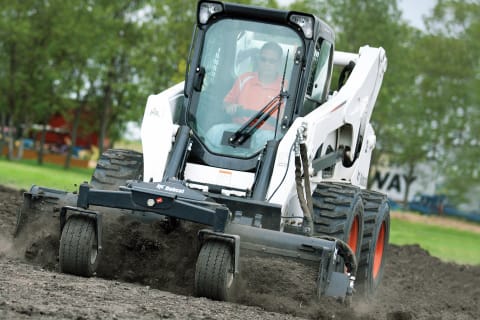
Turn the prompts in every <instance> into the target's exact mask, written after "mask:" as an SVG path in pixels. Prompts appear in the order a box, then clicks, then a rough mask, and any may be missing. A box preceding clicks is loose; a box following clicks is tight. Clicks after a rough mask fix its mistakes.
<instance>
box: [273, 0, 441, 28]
mask: <svg viewBox="0 0 480 320" xmlns="http://www.w3.org/2000/svg"><path fill="white" fill-rule="evenodd" d="M293 1H294V0H277V2H278V4H280V5H282V6H287V5H289V4H290V3H292V2H293ZM435 3H436V0H398V7H399V8H400V10H402V15H403V18H404V19H405V20H406V21H407V22H408V23H410V25H412V26H414V27H416V28H419V29H423V28H424V25H423V21H422V16H424V15H428V14H429V13H430V12H431V11H432V9H433V7H434V6H435Z"/></svg>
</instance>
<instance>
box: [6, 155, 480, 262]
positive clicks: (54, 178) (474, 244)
mask: <svg viewBox="0 0 480 320" xmlns="http://www.w3.org/2000/svg"><path fill="white" fill-rule="evenodd" d="M92 172H93V169H80V168H71V169H69V170H65V169H64V168H63V167H61V166H58V165H53V164H44V165H42V166H39V165H38V164H36V162H35V161H24V160H22V161H7V160H6V159H5V158H0V184H1V185H6V186H9V187H12V188H16V189H26V190H28V189H30V187H31V186H32V185H34V184H35V185H39V186H44V187H50V188H56V189H61V190H67V191H75V190H77V188H78V187H77V186H76V185H78V184H80V183H82V182H83V181H90V176H91V174H92ZM390 242H391V243H393V244H397V245H405V244H419V245H420V246H421V247H422V248H423V249H425V250H427V251H428V252H429V253H430V254H431V255H433V256H436V257H439V258H440V259H442V260H444V261H453V262H457V263H462V264H476V265H480V249H479V248H480V235H479V234H477V233H474V232H470V231H461V230H456V229H452V228H448V227H441V226H433V225H427V224H424V223H419V222H409V221H404V220H399V219H395V218H392V222H391V230H390Z"/></svg>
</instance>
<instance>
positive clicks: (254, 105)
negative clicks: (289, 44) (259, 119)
mask: <svg viewBox="0 0 480 320" xmlns="http://www.w3.org/2000/svg"><path fill="white" fill-rule="evenodd" d="M282 55H283V51H282V48H281V47H280V46H279V45H278V44H277V43H274V42H267V43H265V44H264V45H263V46H262V48H261V49H260V55H259V58H258V61H257V66H258V67H257V69H258V72H247V73H244V74H242V75H241V76H240V77H239V78H238V79H237V80H236V81H235V83H234V85H233V87H232V89H231V90H230V92H229V93H228V94H227V95H226V97H225V99H224V102H225V104H226V106H225V109H226V111H227V113H228V114H230V115H232V116H234V115H235V114H238V113H241V110H242V109H243V110H249V111H253V112H256V111H259V110H260V109H261V108H263V107H264V106H265V105H266V104H267V103H268V102H270V101H271V100H272V99H273V98H274V97H275V96H277V95H278V94H279V93H280V87H281V85H282V77H281V75H280V72H279V71H280V66H281V62H282V61H281V60H282ZM253 112H250V113H251V114H253ZM247 114H248V113H247ZM247 120H248V117H247V116H243V117H237V118H234V122H236V123H240V124H243V123H244V122H245V121H247Z"/></svg>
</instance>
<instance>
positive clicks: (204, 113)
mask: <svg viewBox="0 0 480 320" xmlns="http://www.w3.org/2000/svg"><path fill="white" fill-rule="evenodd" d="M197 14H198V16H197V21H196V29H195V32H194V37H193V40H192V45H191V52H190V54H189V59H188V66H187V68H186V74H185V81H184V82H182V83H179V84H177V85H174V86H172V87H171V88H168V89H166V90H164V91H163V92H161V93H159V94H156V95H151V96H149V97H148V100H147V105H146V109H145V113H144V117H143V120H142V128H141V138H142V152H137V151H132V150H124V149H122V150H120V149H118V150H117V149H110V150H107V151H106V152H104V153H103V154H102V155H101V156H100V158H99V160H98V163H97V167H96V169H95V171H94V173H93V175H92V178H91V181H90V183H87V182H85V183H82V184H81V185H80V186H79V190H78V192H76V193H69V192H65V191H61V190H54V189H50V188H44V187H38V186H33V187H32V188H31V190H30V191H29V192H26V193H25V194H24V201H23V204H22V206H21V208H20V209H19V211H18V216H17V226H16V230H15V235H16V236H19V234H21V233H22V230H24V229H25V228H26V227H27V226H29V225H30V224H32V223H34V222H37V224H38V223H39V221H41V220H40V219H39V217H42V216H47V217H52V218H53V219H55V220H56V222H55V223H59V225H60V228H59V229H60V232H61V237H60V252H59V255H60V269H61V271H63V272H67V273H72V274H76V275H81V276H92V275H94V274H95V272H96V267H97V265H98V263H99V260H100V259H101V256H102V249H103V248H102V242H103V240H102V237H103V230H104V229H103V228H104V227H105V228H108V224H107V223H105V226H104V225H103V223H104V221H108V220H103V219H102V216H104V215H106V214H107V213H113V214H117V215H129V216H131V217H134V218H135V219H140V220H142V221H143V222H149V223H150V222H155V221H158V222H160V224H161V225H163V226H164V229H165V230H166V231H167V232H166V234H168V233H169V232H171V231H173V230H174V229H175V228H177V227H178V226H179V225H180V223H181V222H182V221H189V222H193V223H195V224H199V225H201V228H203V229H201V230H200V231H199V232H198V244H199V247H198V259H197V262H196V267H195V283H194V288H195V289H194V290H195V292H194V294H195V295H198V296H205V297H207V298H211V299H216V300H231V299H233V297H234V296H235V289H236V288H237V286H236V284H237V282H238V279H239V274H241V270H240V265H241V264H240V261H241V259H242V256H243V255H244V254H251V253H253V254H255V255H257V256H258V257H271V256H274V257H277V256H279V257H282V259H281V261H282V263H283V261H284V260H283V259H285V261H290V260H295V261H301V262H303V263H305V264H307V265H311V266H313V267H314V268H315V272H318V274H317V277H316V280H315V281H316V293H317V295H319V296H322V295H325V296H332V297H337V298H340V299H342V300H344V301H347V302H348V301H350V299H351V297H352V295H353V294H354V292H360V293H361V294H364V295H366V296H369V297H371V296H373V294H374V293H375V290H376V289H377V287H378V286H379V283H380V281H381V278H382V275H383V271H384V265H385V254H384V251H385V248H386V246H387V245H388V238H389V229H390V216H389V206H388V203H387V201H386V197H385V196H384V195H382V194H379V193H375V192H371V191H369V190H366V189H367V180H368V175H369V168H370V161H371V156H372V151H373V149H374V147H375V142H376V136H375V131H374V128H373V127H372V125H371V124H370V118H371V115H372V112H373V109H374V106H375V101H376V99H377V96H378V93H379V90H380V86H381V83H382V80H383V75H384V72H385V71H386V67H387V59H386V55H385V51H384V50H383V49H382V48H373V47H369V46H368V45H366V46H363V47H361V48H360V49H359V50H358V52H355V53H350V52H341V51H337V50H336V49H335V33H334V31H333V29H332V28H331V27H330V26H328V25H327V24H326V23H325V22H323V21H322V20H321V19H319V18H318V17H315V16H314V15H312V14H309V13H300V12H296V11H295V12H294V11H285V10H276V9H268V8H260V7H256V6H246V5H240V4H234V3H223V2H220V1H205V0H199V2H198V9H197ZM334 68H340V69H343V71H342V72H341V73H340V79H332V76H333V75H334V74H335V73H333V69H334ZM335 80H336V81H335ZM332 83H338V87H337V88H333V86H332V85H331V84H332ZM243 90H245V91H243ZM249 90H250V91H249ZM36 220H37V221H36ZM51 226H53V224H52V225H51ZM54 226H55V228H57V225H56V224H55V225H54ZM56 230H58V229H56ZM180 230H181V229H180ZM247 261H248V259H247ZM285 263H287V262H285Z"/></svg>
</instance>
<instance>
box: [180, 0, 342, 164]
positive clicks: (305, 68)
mask: <svg viewBox="0 0 480 320" xmlns="http://www.w3.org/2000/svg"><path fill="white" fill-rule="evenodd" d="M333 40H334V39H333V31H332V30H331V29H330V28H329V27H328V26H327V25H326V24H325V23H323V22H322V21H321V20H319V19H318V18H316V17H314V16H312V15H309V14H303V13H298V12H293V11H282V10H274V9H265V8H259V7H251V6H245V5H240V4H231V3H221V2H215V1H199V3H198V8H197V26H196V30H195V33H194V37H193V40H192V47H191V51H190V55H189V60H188V68H187V74H186V81H185V92H184V94H185V106H184V111H185V112H184V114H183V118H182V123H183V124H186V125H188V126H189V127H190V128H191V130H192V134H193V144H192V150H191V158H192V159H193V161H195V162H198V163H203V164H206V165H209V166H215V167H221V168H227V169H234V170H242V171H254V170H256V168H257V167H258V163H257V162H258V158H259V155H260V154H261V153H262V152H264V149H265V146H266V144H267V142H268V141H276V142H278V141H280V140H281V139H282V137H283V136H284V135H285V133H286V132H287V131H288V129H289V127H290V126H291V124H292V123H293V121H294V120H295V118H296V117H298V116H303V115H304V114H306V113H308V112H310V111H311V110H313V109H314V108H315V107H317V106H318V105H320V104H321V103H322V101H324V100H325V97H326V92H328V88H329V83H330V75H331V64H332V56H333ZM266 47H269V48H270V49H272V48H274V47H275V48H278V49H276V50H273V51H276V52H280V53H278V54H274V53H273V52H272V50H270V51H268V50H266V49H265V48H266ZM272 55H273V56H272ZM273 58H275V59H273ZM266 64H269V66H268V68H269V69H270V72H275V76H274V77H272V76H270V78H269V79H268V81H264V80H265V78H266V77H264V76H263V75H262V70H265V68H267V67H266ZM262 68H263V69H262ZM242 90H249V91H248V92H247V93H245V94H244V95H243V96H240V95H239V92H241V91H242ZM232 105H240V107H232ZM262 109H264V110H263V113H262V111H261V110H262ZM277 144H278V143H277ZM192 159H190V160H192Z"/></svg>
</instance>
